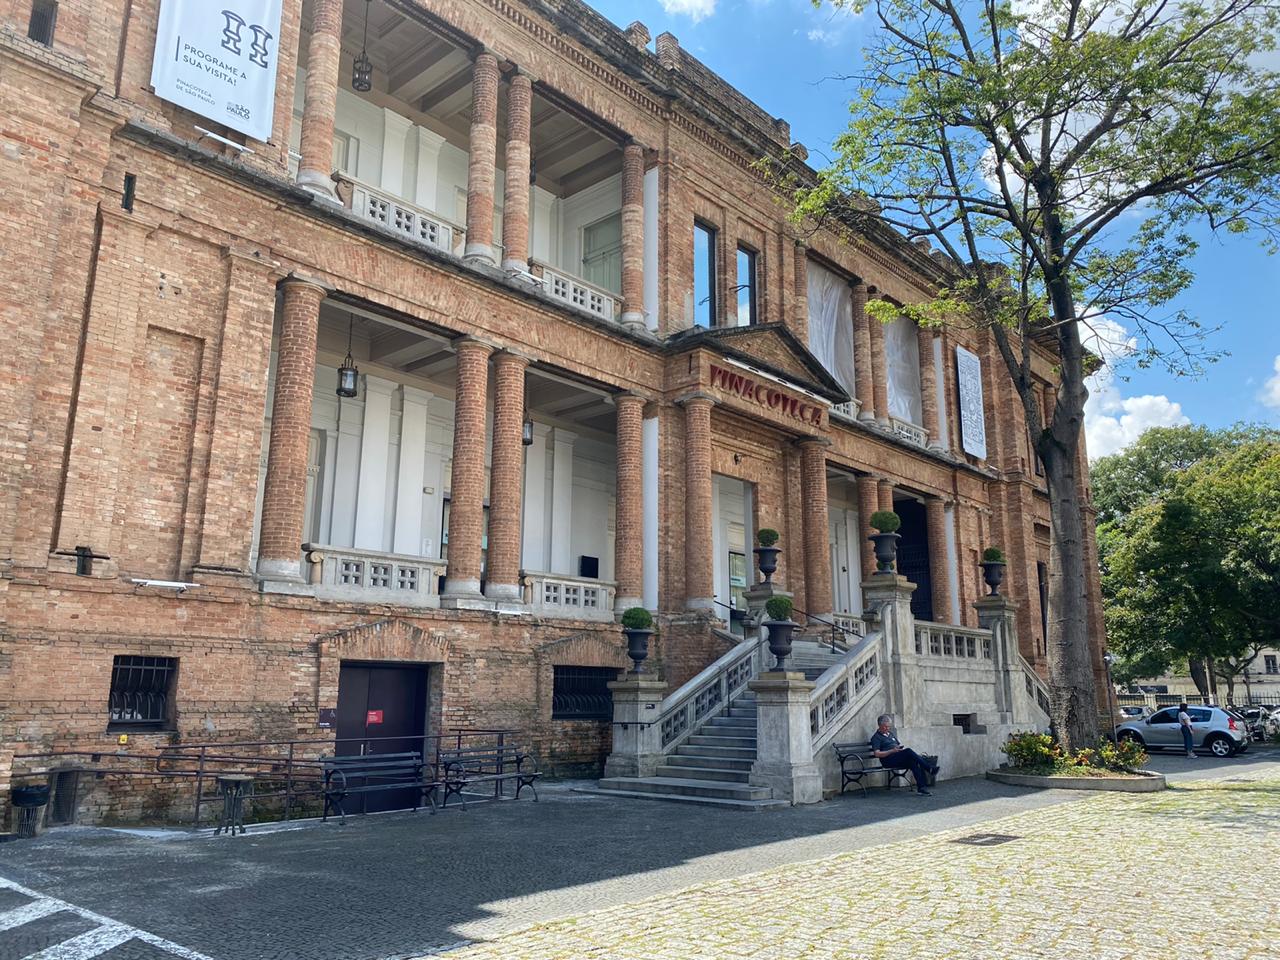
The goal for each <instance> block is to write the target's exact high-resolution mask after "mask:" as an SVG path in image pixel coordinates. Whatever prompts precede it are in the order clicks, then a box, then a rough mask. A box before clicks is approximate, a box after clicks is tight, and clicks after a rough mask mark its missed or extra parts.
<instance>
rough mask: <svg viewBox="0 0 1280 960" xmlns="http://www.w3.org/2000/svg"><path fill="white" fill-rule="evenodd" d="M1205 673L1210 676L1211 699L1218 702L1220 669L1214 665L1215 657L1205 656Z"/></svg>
mask: <svg viewBox="0 0 1280 960" xmlns="http://www.w3.org/2000/svg"><path fill="white" fill-rule="evenodd" d="M1204 668H1205V673H1206V674H1208V676H1209V699H1210V701H1211V702H1213V703H1217V702H1218V670H1217V667H1216V666H1215V665H1214V662H1213V657H1205V658H1204Z"/></svg>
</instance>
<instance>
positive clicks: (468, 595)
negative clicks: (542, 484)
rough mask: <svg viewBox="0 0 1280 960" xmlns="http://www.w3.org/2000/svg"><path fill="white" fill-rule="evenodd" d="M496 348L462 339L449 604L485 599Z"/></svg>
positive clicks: (452, 485)
mask: <svg viewBox="0 0 1280 960" xmlns="http://www.w3.org/2000/svg"><path fill="white" fill-rule="evenodd" d="M492 352H493V347H491V346H490V345H489V344H487V343H484V342H483V341H480V340H474V339H472V338H470V337H465V338H463V339H462V340H460V341H459V342H458V386H457V392H456V394H455V396H454V401H453V479H452V482H451V483H450V489H449V531H448V533H449V565H448V569H447V571H446V576H445V585H444V592H443V593H442V594H441V599H442V600H443V601H444V602H445V603H446V604H447V605H450V606H459V605H463V606H465V605H467V604H468V603H472V602H474V601H476V600H479V599H481V594H480V550H481V546H480V541H481V538H482V537H483V535H484V441H485V435H484V420H485V416H484V415H485V402H486V399H487V395H488V392H489V354H490V353H492Z"/></svg>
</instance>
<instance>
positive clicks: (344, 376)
mask: <svg viewBox="0 0 1280 960" xmlns="http://www.w3.org/2000/svg"><path fill="white" fill-rule="evenodd" d="M355 325H356V317H355V314H352V315H351V322H350V325H349V326H348V327H347V358H346V359H345V360H343V361H342V366H340V367H339V368H338V396H340V397H346V398H347V399H350V398H352V397H354V396H355V395H356V393H357V391H356V378H357V377H359V376H360V371H359V370H358V369H357V368H356V362H355V361H354V360H353V359H351V335H352V331H353V330H354V328H355Z"/></svg>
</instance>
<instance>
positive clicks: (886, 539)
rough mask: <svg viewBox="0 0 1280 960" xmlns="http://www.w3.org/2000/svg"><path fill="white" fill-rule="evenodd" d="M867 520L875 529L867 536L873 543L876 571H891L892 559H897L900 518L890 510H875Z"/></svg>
mask: <svg viewBox="0 0 1280 960" xmlns="http://www.w3.org/2000/svg"><path fill="white" fill-rule="evenodd" d="M869 522H870V524H871V527H872V529H874V530H875V531H876V532H875V533H873V534H871V536H870V537H868V538H867V539H869V540H870V541H871V542H872V543H874V544H875V551H876V573H893V564H894V561H896V560H897V559H898V541H899V540H901V539H902V537H901V536H900V535H899V534H898V528H899V527H900V526H902V518H901V517H900V516H898V515H897V514H896V513H894V512H893V511H892V510H877V511H876V512H875V513H873V514H872V515H871V520H870V521H869Z"/></svg>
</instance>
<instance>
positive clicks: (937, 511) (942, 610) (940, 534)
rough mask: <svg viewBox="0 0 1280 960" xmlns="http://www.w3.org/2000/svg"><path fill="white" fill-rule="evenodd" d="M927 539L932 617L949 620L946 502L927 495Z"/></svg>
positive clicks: (940, 621) (945, 621)
mask: <svg viewBox="0 0 1280 960" xmlns="http://www.w3.org/2000/svg"><path fill="white" fill-rule="evenodd" d="M924 513H925V524H926V527H927V536H928V540H929V579H930V581H931V582H932V585H933V619H934V620H935V621H937V622H938V623H950V622H951V571H950V569H949V568H948V567H947V502H946V501H945V500H943V499H942V498H941V497H929V498H928V499H926V500H925V502H924Z"/></svg>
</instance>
